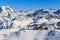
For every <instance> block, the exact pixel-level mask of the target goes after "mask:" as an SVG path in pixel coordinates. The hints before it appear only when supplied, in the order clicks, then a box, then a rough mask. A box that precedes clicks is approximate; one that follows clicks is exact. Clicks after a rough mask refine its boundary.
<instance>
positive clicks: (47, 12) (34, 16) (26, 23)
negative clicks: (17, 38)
mask: <svg viewBox="0 0 60 40" xmlns="http://www.w3.org/2000/svg"><path fill="white" fill-rule="evenodd" d="M59 14H60V10H55V9H40V10H36V11H34V10H30V11H20V12H15V11H14V10H13V9H12V8H11V7H10V6H2V7H0V20H1V21H2V20H3V21H2V22H3V24H2V25H1V27H2V26H3V27H5V28H6V27H7V28H10V27H13V28H18V27H21V28H23V27H30V26H33V27H35V25H37V26H38V27H40V26H42V25H45V26H46V25H48V26H53V25H54V27H57V25H56V24H57V22H60V15H59ZM7 23H8V24H7ZM51 24H52V25H51ZM59 24H60V23H59ZM37 26H36V27H37Z"/></svg>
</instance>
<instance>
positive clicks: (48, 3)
mask: <svg viewBox="0 0 60 40" xmlns="http://www.w3.org/2000/svg"><path fill="white" fill-rule="evenodd" d="M0 6H10V7H12V8H13V9H14V10H15V11H21V10H25V11H26V10H27V11H28V10H39V9H49V8H52V9H60V0H0Z"/></svg>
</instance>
